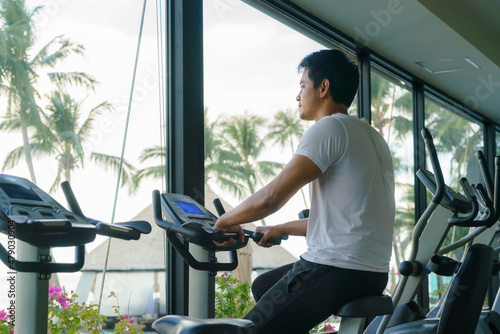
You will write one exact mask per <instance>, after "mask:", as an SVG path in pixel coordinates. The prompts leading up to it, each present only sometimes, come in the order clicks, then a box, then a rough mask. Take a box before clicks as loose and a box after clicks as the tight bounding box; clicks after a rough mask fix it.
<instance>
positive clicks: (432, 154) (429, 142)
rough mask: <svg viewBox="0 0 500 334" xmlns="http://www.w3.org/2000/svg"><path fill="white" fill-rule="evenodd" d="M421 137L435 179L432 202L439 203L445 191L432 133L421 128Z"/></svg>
mask: <svg viewBox="0 0 500 334" xmlns="http://www.w3.org/2000/svg"><path fill="white" fill-rule="evenodd" d="M421 134H422V138H423V139H424V142H425V146H426V148H427V151H428V153H429V158H430V160H431V165H432V170H433V171H434V177H435V179H436V193H435V194H434V197H433V198H432V202H434V203H436V204H439V203H441V201H442V199H443V197H444V193H445V190H446V189H445V188H446V187H445V183H444V177H443V171H442V170H441V165H440V164H439V159H438V156H437V151H436V147H435V146H434V140H433V139H432V135H431V133H430V131H429V129H427V128H423V129H422V132H421Z"/></svg>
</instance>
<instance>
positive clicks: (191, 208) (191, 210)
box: [175, 202, 204, 216]
mask: <svg viewBox="0 0 500 334" xmlns="http://www.w3.org/2000/svg"><path fill="white" fill-rule="evenodd" d="M175 204H177V205H178V206H179V208H181V209H182V211H184V212H185V213H188V214H192V215H202V216H203V215H204V213H203V212H202V211H201V210H200V209H198V207H197V206H196V205H194V204H193V203H186V202H175Z"/></svg>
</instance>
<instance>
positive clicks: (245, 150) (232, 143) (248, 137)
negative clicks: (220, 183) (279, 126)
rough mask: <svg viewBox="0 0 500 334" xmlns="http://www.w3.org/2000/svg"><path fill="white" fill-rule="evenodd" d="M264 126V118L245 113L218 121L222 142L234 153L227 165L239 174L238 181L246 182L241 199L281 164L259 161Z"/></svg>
mask: <svg viewBox="0 0 500 334" xmlns="http://www.w3.org/2000/svg"><path fill="white" fill-rule="evenodd" d="M264 125H265V119H264V118H262V117H260V116H257V115H252V114H249V113H248V112H245V113H244V114H243V115H241V116H232V117H230V118H229V119H228V120H226V121H224V122H222V123H221V127H222V141H223V145H224V146H225V147H226V150H228V151H229V152H232V153H233V154H234V155H233V160H231V161H228V163H229V164H230V165H229V166H228V167H231V168H234V169H235V170H237V171H238V172H239V173H241V177H240V180H241V181H242V184H244V185H245V189H244V190H245V191H244V192H243V193H242V194H241V195H242V196H241V197H240V199H241V198H243V197H246V196H248V195H251V194H253V193H255V191H256V189H255V186H256V185H258V184H263V182H264V181H265V180H268V179H269V178H271V177H273V176H275V175H276V172H277V171H278V170H281V169H282V168H283V166H284V165H283V164H282V163H279V162H274V161H261V160H259V158H260V155H261V154H262V153H263V149H264V147H265V146H264V143H265V140H264V138H265V137H264V136H261V135H260V133H259V132H260V130H261V128H262V127H263V126H264Z"/></svg>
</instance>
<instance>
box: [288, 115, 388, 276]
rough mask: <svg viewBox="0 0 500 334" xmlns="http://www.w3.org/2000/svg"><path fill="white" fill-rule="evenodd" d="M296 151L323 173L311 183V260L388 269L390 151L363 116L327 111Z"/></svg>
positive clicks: (307, 238) (340, 265)
mask: <svg viewBox="0 0 500 334" xmlns="http://www.w3.org/2000/svg"><path fill="white" fill-rule="evenodd" d="M296 154H299V155H303V156H306V157H308V158H309V159H311V160H312V161H313V162H314V163H315V164H316V165H317V166H318V167H319V168H320V169H321V171H322V172H323V174H322V175H321V176H320V177H319V178H317V179H316V180H314V181H313V182H311V184H310V197H311V210H310V215H309V222H308V226H307V236H306V241H307V247H308V249H307V251H306V252H305V253H304V254H303V255H302V257H303V258H304V259H305V260H307V261H311V262H315V263H319V264H325V265H332V266H336V267H340V268H346V269H356V270H366V271H374V272H388V271H389V261H390V257H391V250H392V234H393V225H394V214H395V203H394V171H393V166H392V156H391V152H390V150H389V147H388V146H387V143H386V142H385V140H384V139H383V138H382V136H381V135H380V134H379V133H378V132H377V131H376V130H375V129H374V128H372V127H371V126H370V125H369V124H368V122H367V121H366V120H365V119H359V118H358V117H356V116H349V115H345V114H334V115H332V116H326V117H324V118H322V119H321V120H319V121H318V122H317V123H315V124H314V125H313V126H312V127H311V128H310V129H309V130H308V131H307V132H306V133H305V135H304V137H303V138H302V140H301V141H300V143H299V146H298V148H297V151H296Z"/></svg>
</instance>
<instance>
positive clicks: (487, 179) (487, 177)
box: [476, 150, 493, 198]
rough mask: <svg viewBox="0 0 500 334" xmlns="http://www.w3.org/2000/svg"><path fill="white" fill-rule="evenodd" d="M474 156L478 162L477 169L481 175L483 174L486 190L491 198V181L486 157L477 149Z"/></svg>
mask: <svg viewBox="0 0 500 334" xmlns="http://www.w3.org/2000/svg"><path fill="white" fill-rule="evenodd" d="M476 158H477V161H478V163H479V169H480V170H481V175H482V176H483V180H484V184H485V187H486V190H487V191H488V196H490V198H493V181H492V180H491V175H490V171H489V169H488V163H487V162H486V157H485V156H484V154H483V151H481V150H479V151H477V152H476Z"/></svg>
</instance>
